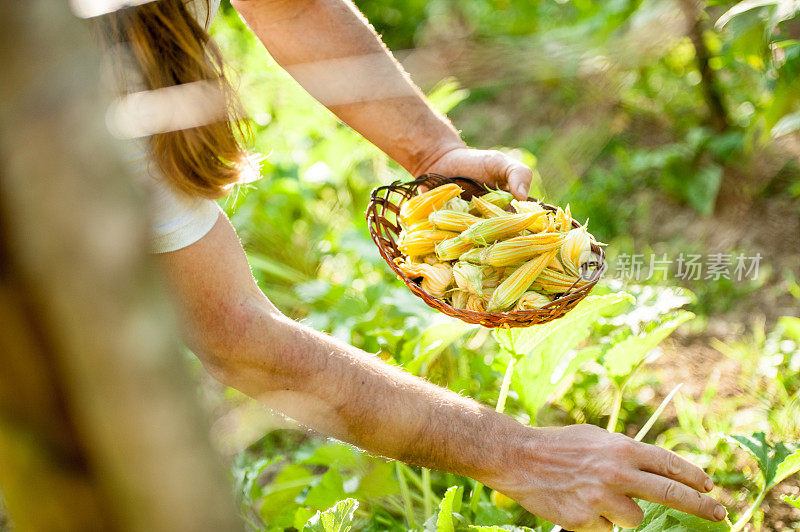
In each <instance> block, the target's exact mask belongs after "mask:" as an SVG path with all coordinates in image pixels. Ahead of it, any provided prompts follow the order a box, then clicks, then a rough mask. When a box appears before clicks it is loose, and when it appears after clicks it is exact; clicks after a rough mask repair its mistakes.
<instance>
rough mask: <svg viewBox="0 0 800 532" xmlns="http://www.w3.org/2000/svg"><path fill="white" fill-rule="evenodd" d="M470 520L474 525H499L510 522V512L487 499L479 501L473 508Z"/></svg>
mask: <svg viewBox="0 0 800 532" xmlns="http://www.w3.org/2000/svg"><path fill="white" fill-rule="evenodd" d="M472 522H473V523H475V524H476V525H492V526H499V525H504V524H509V523H511V522H512V520H511V514H510V513H508V512H507V511H505V510H503V509H502V508H498V507H497V506H495V505H494V504H492V503H490V502H488V501H481V502H479V503H478V507H477V508H476V509H475V517H474V518H473V519H472Z"/></svg>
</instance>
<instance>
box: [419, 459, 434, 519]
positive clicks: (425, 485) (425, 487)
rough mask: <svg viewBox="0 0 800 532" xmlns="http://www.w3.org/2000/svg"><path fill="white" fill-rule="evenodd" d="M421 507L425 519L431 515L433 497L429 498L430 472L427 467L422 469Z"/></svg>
mask: <svg viewBox="0 0 800 532" xmlns="http://www.w3.org/2000/svg"><path fill="white" fill-rule="evenodd" d="M422 507H423V508H424V509H425V514H424V515H425V517H429V516H430V515H431V514H432V513H433V497H432V496H431V470H430V469H428V468H427V467H423V468H422Z"/></svg>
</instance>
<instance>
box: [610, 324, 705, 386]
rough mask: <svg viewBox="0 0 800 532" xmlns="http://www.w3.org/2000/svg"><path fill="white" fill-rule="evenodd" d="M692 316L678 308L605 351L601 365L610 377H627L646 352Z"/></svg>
mask: <svg viewBox="0 0 800 532" xmlns="http://www.w3.org/2000/svg"><path fill="white" fill-rule="evenodd" d="M692 318H694V314H692V313H691V312H688V311H685V310H679V311H677V312H675V313H674V314H671V315H669V316H666V317H665V318H664V319H663V320H662V321H661V323H659V324H658V325H657V326H655V327H654V328H652V329H651V330H649V331H644V332H642V333H640V334H636V335H632V336H629V337H628V338H625V339H624V340H622V341H620V342H618V343H615V344H614V345H613V346H611V348H610V349H609V350H608V351H606V353H605V356H604V363H603V365H604V366H605V367H606V370H608V373H609V374H610V375H611V376H612V377H617V378H621V377H627V376H628V375H630V374H631V372H633V370H634V369H636V368H637V367H638V366H639V364H641V363H642V361H643V360H644V358H645V356H646V355H647V353H649V352H650V350H652V349H653V348H654V347H656V346H657V345H658V344H660V343H661V342H662V341H663V340H664V338H666V337H667V336H669V335H670V334H671V333H672V331H674V330H675V329H676V328H677V327H678V326H679V325H680V324H682V323H684V322H686V321H688V320H690V319H692Z"/></svg>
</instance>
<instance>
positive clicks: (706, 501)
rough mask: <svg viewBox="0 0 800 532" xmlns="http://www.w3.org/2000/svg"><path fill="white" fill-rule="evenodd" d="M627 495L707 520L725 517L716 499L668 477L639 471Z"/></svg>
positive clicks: (719, 519) (718, 519) (717, 519)
mask: <svg viewBox="0 0 800 532" xmlns="http://www.w3.org/2000/svg"><path fill="white" fill-rule="evenodd" d="M628 495H629V496H631V497H637V498H639V499H644V500H646V501H650V502H655V503H658V504H663V505H664V506H669V507H670V508H675V509H676V510H680V511H681V512H686V513H689V514H692V515H696V516H697V517H702V518H703V519H708V520H709V521H721V520H722V519H724V518H725V514H726V512H725V508H724V507H723V506H722V505H721V504H719V503H718V502H717V501H715V500H714V499H712V498H711V497H709V496H708V495H703V494H702V493H700V492H698V491H697V490H694V489H692V488H690V487H689V486H687V485H685V484H682V483H681V482H677V481H675V480H672V479H670V478H667V477H664V476H661V475H657V474H656V475H654V474H653V473H648V472H646V471H640V472H639V474H638V475H637V476H636V477H635V479H634V481H633V482H632V483H631V486H630V488H629V493H628Z"/></svg>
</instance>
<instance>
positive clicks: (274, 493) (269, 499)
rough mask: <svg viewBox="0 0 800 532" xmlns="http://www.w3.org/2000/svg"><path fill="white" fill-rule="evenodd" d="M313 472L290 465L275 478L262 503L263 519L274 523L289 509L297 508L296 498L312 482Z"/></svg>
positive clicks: (267, 488) (266, 490)
mask: <svg viewBox="0 0 800 532" xmlns="http://www.w3.org/2000/svg"><path fill="white" fill-rule="evenodd" d="M312 479H313V475H312V474H311V472H310V471H309V470H308V469H306V468H305V467H303V466H301V465H296V464H289V465H287V466H286V467H284V468H283V469H282V470H281V472H280V473H278V474H277V475H276V476H275V480H273V481H272V483H271V484H270V485H269V486H267V487H266V488H265V489H264V491H265V492H267V495H266V496H265V497H264V500H263V502H262V503H261V510H260V513H261V517H262V518H263V519H264V521H266V522H267V523H273V522H274V521H275V520H276V519H277V518H278V516H280V515H281V514H283V513H284V512H285V511H286V510H287V508H290V507H292V506H296V505H295V504H294V500H295V498H296V497H297V496H298V495H300V493H301V492H302V491H303V490H304V489H305V488H306V486H308V484H309V483H310V482H311V481H312Z"/></svg>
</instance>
